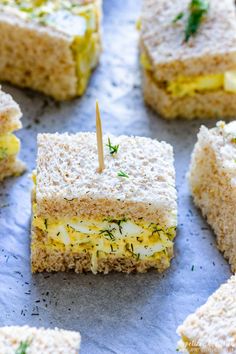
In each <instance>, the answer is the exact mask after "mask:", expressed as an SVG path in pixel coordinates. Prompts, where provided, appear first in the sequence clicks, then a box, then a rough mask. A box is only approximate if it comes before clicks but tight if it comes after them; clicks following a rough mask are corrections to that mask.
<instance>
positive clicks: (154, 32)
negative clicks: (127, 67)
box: [141, 0, 236, 81]
mask: <svg viewBox="0 0 236 354" xmlns="http://www.w3.org/2000/svg"><path fill="white" fill-rule="evenodd" d="M189 4H190V0H175V1H173V0H158V1H157V0H144V3H143V11H142V18H141V21H142V31H141V46H142V48H143V50H144V51H145V52H146V54H147V56H148V57H149V60H150V62H151V64H152V67H153V71H155V73H156V76H157V79H158V80H159V81H163V80H164V81H165V80H167V81H171V80H173V79H175V78H176V77H177V76H179V75H181V76H187V77H188V76H192V75H205V74H211V73H223V72H225V71H227V70H235V69H236V9H235V2H234V0H222V1H218V0H209V10H208V12H207V14H206V16H205V17H204V20H203V21H202V23H201V25H200V27H199V29H198V31H197V34H196V35H195V36H194V37H191V38H190V40H189V42H187V43H184V42H183V41H184V30H185V26H186V17H187V16H186V15H185V16H184V18H182V19H181V20H179V21H177V23H173V20H174V19H175V18H176V16H177V15H178V14H179V13H180V12H183V13H186V14H188V6H189Z"/></svg>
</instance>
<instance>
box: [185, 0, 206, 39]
mask: <svg viewBox="0 0 236 354" xmlns="http://www.w3.org/2000/svg"><path fill="white" fill-rule="evenodd" d="M208 9H209V1H208V0H191V3H190V5H189V11H190V14H189V18H188V21H187V25H186V28H185V39H184V42H188V40H189V39H190V37H191V36H193V35H195V34H196V32H197V31H198V29H199V27H200V25H201V22H202V19H203V16H204V15H205V14H206V13H207V11H208Z"/></svg>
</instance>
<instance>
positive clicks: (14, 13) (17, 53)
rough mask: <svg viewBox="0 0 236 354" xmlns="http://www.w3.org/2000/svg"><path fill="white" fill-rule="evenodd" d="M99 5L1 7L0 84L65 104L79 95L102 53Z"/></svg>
mask: <svg viewBox="0 0 236 354" xmlns="http://www.w3.org/2000/svg"><path fill="white" fill-rule="evenodd" d="M101 12H102V10H101V1H100V0H79V1H78V0H58V1H55V0H43V1H33V0H30V1H25V2H22V1H17V0H6V1H1V3H0V32H1V41H0V80H4V81H8V82H10V83H12V84H15V85H17V86H20V87H28V88H31V89H34V90H37V91H41V92H43V93H44V94H46V95H49V96H52V97H53V98H55V99H56V100H59V101H61V100H67V99H71V98H74V97H77V96H80V95H82V94H83V93H84V92H85V90H86V87H87V85H88V81H89V78H90V75H91V72H92V71H93V69H94V68H95V67H96V66H97V64H98V61H99V57H100V53H101Z"/></svg>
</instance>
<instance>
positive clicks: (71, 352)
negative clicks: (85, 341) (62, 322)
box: [0, 326, 81, 354]
mask: <svg viewBox="0 0 236 354" xmlns="http://www.w3.org/2000/svg"><path fill="white" fill-rule="evenodd" d="M80 341H81V338H80V334H79V333H78V332H72V331H65V330H61V329H57V328H55V329H44V328H34V327H28V326H22V327H20V326H8V327H2V328H0V353H1V354H52V353H53V354H78V353H79V349H80Z"/></svg>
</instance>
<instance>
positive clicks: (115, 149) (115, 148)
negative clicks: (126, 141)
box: [106, 138, 119, 155]
mask: <svg viewBox="0 0 236 354" xmlns="http://www.w3.org/2000/svg"><path fill="white" fill-rule="evenodd" d="M106 146H107V147H108V148H109V151H110V154H111V155H114V154H117V152H118V150H119V145H112V143H111V139H110V138H108V143H107V145H106Z"/></svg>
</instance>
